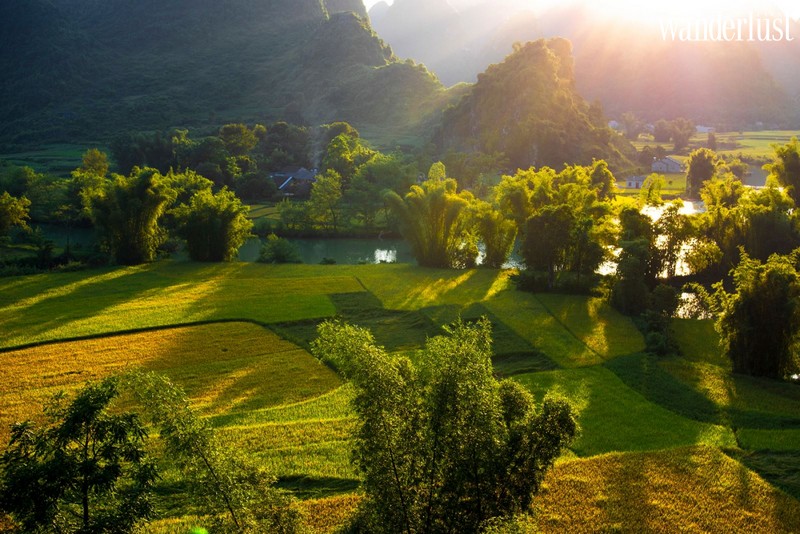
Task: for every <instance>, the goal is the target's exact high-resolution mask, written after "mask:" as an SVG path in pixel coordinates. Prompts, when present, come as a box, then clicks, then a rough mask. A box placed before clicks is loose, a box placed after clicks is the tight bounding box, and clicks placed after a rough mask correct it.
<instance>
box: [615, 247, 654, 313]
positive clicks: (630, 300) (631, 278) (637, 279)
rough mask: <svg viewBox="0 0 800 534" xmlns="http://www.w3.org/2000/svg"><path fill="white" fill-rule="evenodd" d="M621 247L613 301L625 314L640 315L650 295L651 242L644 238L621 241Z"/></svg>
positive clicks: (645, 307)
mask: <svg viewBox="0 0 800 534" xmlns="http://www.w3.org/2000/svg"><path fill="white" fill-rule="evenodd" d="M620 249H621V251H620V255H619V261H618V262H617V273H616V280H615V282H614V285H613V288H612V291H611V303H612V304H613V305H614V307H615V308H617V309H618V310H619V311H621V312H622V313H624V314H627V315H640V314H642V313H644V311H645V310H646V309H647V304H648V297H649V288H648V286H647V277H646V271H647V267H648V263H649V260H650V256H651V249H650V243H649V242H648V241H647V239H644V238H637V239H632V240H628V241H621V242H620Z"/></svg>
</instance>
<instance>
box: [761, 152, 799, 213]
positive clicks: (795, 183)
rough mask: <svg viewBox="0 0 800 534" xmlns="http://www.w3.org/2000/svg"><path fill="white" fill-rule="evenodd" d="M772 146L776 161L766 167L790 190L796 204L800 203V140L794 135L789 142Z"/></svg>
mask: <svg viewBox="0 0 800 534" xmlns="http://www.w3.org/2000/svg"><path fill="white" fill-rule="evenodd" d="M772 148H773V149H774V151H775V161H774V162H773V163H772V164H769V165H766V166H765V167H764V169H765V170H767V171H768V172H769V173H770V175H771V176H774V177H775V178H776V179H777V180H778V183H779V184H781V185H782V186H783V187H785V188H786V189H787V190H788V192H789V194H790V195H791V197H792V200H794V203H795V205H800V142H799V141H798V140H797V138H796V137H793V138H792V140H791V141H790V142H789V143H787V144H785V145H782V146H781V145H773V147H772Z"/></svg>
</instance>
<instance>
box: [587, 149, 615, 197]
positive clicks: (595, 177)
mask: <svg viewBox="0 0 800 534" xmlns="http://www.w3.org/2000/svg"><path fill="white" fill-rule="evenodd" d="M589 178H590V180H591V184H592V188H593V189H594V190H595V191H597V197H598V198H599V199H600V200H612V199H613V198H614V196H615V194H616V191H617V179H616V178H614V174H613V173H612V172H611V171H610V170H609V168H608V163H606V162H605V161H604V160H602V159H601V160H595V161H594V162H592V166H591V167H590V169H589Z"/></svg>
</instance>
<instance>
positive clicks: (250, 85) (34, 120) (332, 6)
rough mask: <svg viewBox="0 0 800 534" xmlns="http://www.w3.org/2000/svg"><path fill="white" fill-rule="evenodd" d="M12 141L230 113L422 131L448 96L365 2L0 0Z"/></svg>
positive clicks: (6, 125)
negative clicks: (383, 29)
mask: <svg viewBox="0 0 800 534" xmlns="http://www.w3.org/2000/svg"><path fill="white" fill-rule="evenodd" d="M0 68H2V69H3V70H2V72H3V73H4V77H5V78H4V83H3V84H2V85H0V144H4V145H6V146H9V145H12V144H32V143H38V142H42V141H70V140H75V139H83V140H86V139H95V138H110V137H112V136H114V135H115V134H116V133H119V132H127V131H132V130H151V131H152V130H157V129H166V128H170V127H190V128H193V129H194V128H200V129H213V128H216V127H218V126H219V125H220V124H224V123H225V122H229V121H245V122H270V121H273V120H277V119H286V120H290V121H293V122H299V123H308V124H319V123H324V122H329V121H335V120H345V121H348V122H351V123H353V124H354V125H355V126H356V127H358V128H360V129H365V130H367V131H369V130H370V129H375V130H376V131H380V132H383V131H384V130H385V128H386V125H387V124H388V121H395V122H394V126H395V127H396V129H395V130H393V131H392V132H390V133H389V135H391V136H402V135H421V133H422V132H423V128H424V127H425V125H426V124H427V122H426V121H428V120H429V118H430V116H431V115H432V114H433V113H434V111H435V110H437V109H439V108H441V106H442V105H444V103H445V102H446V101H447V99H448V98H449V97H448V94H447V93H446V92H445V90H444V88H443V87H442V86H441V84H440V83H439V82H438V81H437V80H436V78H435V77H434V76H433V75H431V73H430V72H428V71H427V70H426V69H425V68H424V67H421V66H418V65H416V64H414V63H413V62H405V61H399V60H398V59H397V58H396V57H395V56H394V54H393V53H392V50H391V49H390V48H389V47H388V46H387V45H385V44H384V43H383V42H382V41H381V40H380V39H379V38H378V37H377V35H376V34H375V33H374V32H373V31H372V29H371V27H370V25H369V23H368V21H367V20H366V13H365V10H364V6H363V3H362V2H361V1H360V0H325V1H323V0H170V1H168V2H164V1H163V0H58V1H56V0H26V1H25V2H2V3H0Z"/></svg>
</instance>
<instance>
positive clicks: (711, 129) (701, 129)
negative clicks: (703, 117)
mask: <svg viewBox="0 0 800 534" xmlns="http://www.w3.org/2000/svg"><path fill="white" fill-rule="evenodd" d="M695 129H696V130H697V133H699V134H709V133H716V131H717V130H716V128H714V127H713V126H703V125H698V126H697V127H695Z"/></svg>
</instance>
